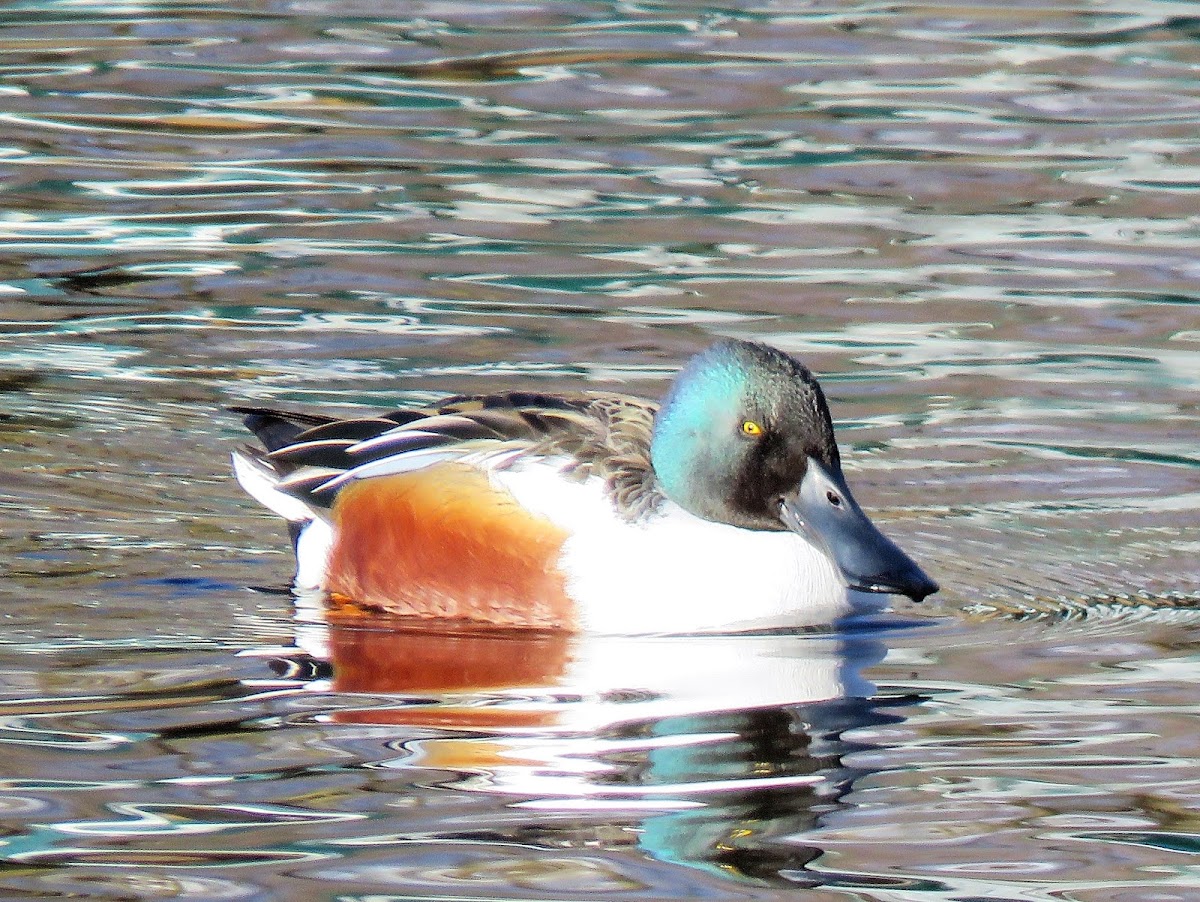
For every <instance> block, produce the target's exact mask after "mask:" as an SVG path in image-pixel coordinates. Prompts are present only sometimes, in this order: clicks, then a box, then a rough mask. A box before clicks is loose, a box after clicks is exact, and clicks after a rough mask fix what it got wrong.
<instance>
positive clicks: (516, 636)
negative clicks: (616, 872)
mask: <svg viewBox="0 0 1200 902" xmlns="http://www.w3.org/2000/svg"><path fill="white" fill-rule="evenodd" d="M299 638H300V644H302V645H303V646H304V647H305V648H306V649H307V650H308V652H309V653H310V655H312V659H311V660H315V661H318V662H322V663H327V664H328V667H323V668H319V670H320V674H319V675H320V676H322V677H323V679H321V680H320V685H321V687H322V688H328V689H331V690H333V691H334V692H335V693H338V695H339V700H340V701H341V702H346V701H350V702H351V703H350V704H349V705H344V704H343V705H339V706H338V707H337V708H336V710H334V711H333V712H332V713H331V714H330V715H329V717H330V718H331V719H332V720H333V721H334V722H336V723H340V724H345V725H351V724H354V725H374V726H379V727H384V728H391V729H394V730H395V731H396V736H395V737H394V739H393V740H391V742H390V747H391V748H393V749H396V750H397V752H398V753H399V754H398V755H397V756H396V757H395V759H394V760H391V761H383V762H377V765H376V766H388V767H399V768H418V769H420V770H422V771H423V772H428V771H429V770H431V769H432V770H435V771H438V772H441V773H443V774H445V775H446V778H445V779H444V780H439V782H438V785H440V786H443V787H446V788H452V789H455V790H461V791H471V792H485V793H490V794H496V795H498V796H500V797H502V798H505V799H506V800H507V802H506V805H505V809H506V810H508V811H510V812H513V813H514V814H515V812H516V810H519V809H524V810H527V811H528V813H529V823H530V824H531V825H533V824H540V828H539V829H544V828H545V824H546V823H547V819H549V820H550V821H551V822H554V823H556V824H567V823H569V824H570V825H571V830H572V831H574V832H575V833H578V832H579V831H583V832H585V833H586V832H587V831H599V832H597V833H596V836H595V837H594V838H593V841H597V842H602V843H603V844H604V845H605V846H608V847H611V846H612V845H613V844H614V843H616V844H626V843H627V844H629V845H635V844H636V846H638V847H640V848H641V849H642V850H643V851H644V852H645V853H648V854H650V855H652V856H653V857H654V858H655V859H657V860H660V861H665V862H674V863H678V864H684V865H688V866H689V867H693V868H702V869H705V870H709V871H712V872H718V873H720V874H722V875H724V876H726V877H728V876H734V875H739V876H742V877H749V878H755V879H758V880H768V881H771V882H775V881H780V880H787V881H788V882H789V883H790V885H795V883H796V882H797V881H800V882H802V883H803V882H805V881H804V875H803V874H802V873H798V869H802V868H803V866H804V864H805V863H807V862H808V861H809V860H811V859H812V858H813V857H815V856H816V855H818V854H819V850H817V849H812V848H806V847H804V846H803V845H801V844H799V843H798V842H797V841H795V840H794V839H789V837H792V836H794V835H795V834H798V833H802V832H806V831H808V830H810V829H811V828H812V827H813V826H814V824H815V822H816V818H817V817H818V816H819V815H820V813H821V812H822V811H825V810H828V809H830V808H831V807H835V806H836V804H837V800H838V798H839V797H840V796H841V795H842V794H843V793H844V792H845V791H846V789H847V787H848V785H849V782H850V781H851V780H852V779H853V777H854V776H855V773H854V772H852V771H851V770H850V769H848V768H846V767H844V766H843V763H842V756H843V755H844V754H845V753H846V752H847V751H848V750H850V748H851V747H850V745H848V743H847V742H846V740H845V739H844V738H843V734H844V733H845V732H846V731H847V730H849V729H852V728H856V727H862V726H867V725H870V724H875V723H880V722H882V721H885V720H888V719H890V718H889V717H888V715H886V714H885V713H881V712H880V711H879V710H878V709H877V706H876V705H875V704H874V703H873V702H872V701H871V698H872V695H873V693H874V687H873V686H871V684H870V683H868V682H867V681H865V680H864V679H863V677H862V676H861V671H862V669H863V668H864V667H866V666H868V665H870V664H873V663H875V662H877V661H879V660H881V659H882V657H883V656H884V654H885V648H884V646H883V644H882V642H880V641H879V640H878V639H877V638H873V637H872V635H869V634H865V635H858V636H845V635H841V636H824V637H816V636H797V635H754V636H691V637H685V636H680V637H644V638H643V637H637V638H630V637H621V638H616V637H611V638H610V637H598V636H570V635H563V634H528V633H524V634H522V633H509V634H498V633H495V632H487V633H463V632H458V633H432V632H430V631H429V630H428V629H422V630H411V629H403V628H400V629H374V628H372V629H364V628H361V627H360V626H359V625H358V624H356V623H354V622H353V621H351V622H350V623H326V624H320V625H315V626H314V625H308V626H306V627H305V628H304V631H303V633H302V636H301V637H299ZM511 828H512V822H511V821H510V822H509V823H508V828H507V829H509V831H510V832H511ZM580 835H582V834H580ZM511 838H516V837H511V836H510V839H511ZM578 838H579V837H578V836H576V837H575V839H578Z"/></svg>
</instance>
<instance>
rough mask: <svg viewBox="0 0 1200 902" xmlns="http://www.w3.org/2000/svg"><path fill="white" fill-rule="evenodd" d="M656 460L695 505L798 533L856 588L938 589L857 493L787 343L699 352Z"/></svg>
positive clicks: (824, 413) (657, 439) (661, 475)
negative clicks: (880, 526)
mask: <svg viewBox="0 0 1200 902" xmlns="http://www.w3.org/2000/svg"><path fill="white" fill-rule="evenodd" d="M651 461H652V463H653V465H654V472H655V475H656V476H657V478H658V481H659V484H660V485H661V487H662V490H663V492H664V493H665V494H666V496H667V497H668V498H670V499H671V500H672V501H674V502H675V503H676V504H678V505H679V506H680V507H682V508H684V509H685V510H687V511H688V512H689V513H692V514H695V515H696V516H697V517H703V518H704V519H706V520H712V521H715V522H718V523H727V524H730V525H732V526H738V527H741V528H743V529H756V530H767V531H781V530H789V529H790V530H792V531H794V532H797V533H799V534H800V535H802V536H804V537H805V538H806V539H808V540H809V541H810V542H812V543H813V544H814V545H816V546H818V547H819V548H821V549H822V550H824V552H825V553H826V554H827V555H828V556H829V557H830V558H831V559H832V560H833V562H834V563H835V564H836V565H837V567H838V569H839V570H840V571H841V573H842V576H843V578H844V579H845V581H846V584H847V585H848V586H849V587H850V588H852V589H858V590H860V591H865V592H895V593H898V594H901V595H907V596H908V597H910V598H912V599H914V600H916V601H920V600H921V599H923V598H924V597H925V596H926V595H930V594H932V593H934V592H936V591H937V590H938V585H937V583H935V582H934V581H933V580H932V579H930V578H929V577H928V576H926V575H925V573H924V571H922V570H921V568H920V567H918V566H917V565H916V563H914V562H913V560H912V559H911V558H910V557H909V556H908V555H906V554H905V553H904V552H903V551H901V550H900V549H899V548H898V547H897V546H896V544H895V543H894V542H892V541H891V540H890V539H889V538H887V537H886V536H885V535H884V534H883V533H881V532H880V531H879V530H878V529H877V528H876V527H875V525H874V524H873V523H872V522H871V521H870V519H868V517H867V515H866V514H865V513H863V510H862V508H861V507H859V506H858V502H856V501H855V500H854V496H853V495H851V494H850V489H849V487H848V486H847V485H846V479H845V477H844V476H843V475H842V465H841V458H840V457H839V455H838V448H837V443H836V441H835V440H834V436H833V423H832V421H831V420H830V418H829V407H828V405H827V404H826V403H825V395H824V393H823V392H822V391H821V386H820V385H818V384H817V380H816V379H815V378H814V377H813V375H812V373H810V372H809V371H808V370H807V369H805V368H804V366H803V365H801V364H800V362H799V361H797V360H795V359H794V358H792V357H790V356H788V355H787V354H784V353H783V352H782V351H778V350H776V349H775V348H771V347H768V346H767V345H762V344H756V343H752V342H746V341H736V340H726V341H722V342H719V343H718V344H715V345H713V346H712V347H711V348H709V349H708V350H707V351H704V352H702V353H700V354H698V355H697V356H696V357H694V358H692V360H691V361H690V362H689V363H688V364H687V366H686V367H684V369H683V370H682V371H681V372H680V373H679V375H678V376H677V377H676V379H675V382H674V384H673V385H672V386H671V390H670V392H669V393H668V394H667V397H666V399H665V400H664V401H663V404H662V407H661V408H660V410H659V412H658V415H657V416H656V418H655V423H654V437H653V441H652V444H651Z"/></svg>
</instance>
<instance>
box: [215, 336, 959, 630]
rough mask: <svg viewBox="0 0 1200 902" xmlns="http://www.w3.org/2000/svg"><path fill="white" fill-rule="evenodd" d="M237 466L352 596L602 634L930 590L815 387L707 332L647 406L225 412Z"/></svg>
mask: <svg viewBox="0 0 1200 902" xmlns="http://www.w3.org/2000/svg"><path fill="white" fill-rule="evenodd" d="M233 410H235V411H236V412H239V413H242V414H245V423H246V425H247V427H248V428H249V429H250V430H251V431H252V432H254V434H255V435H256V436H258V438H259V440H260V441H261V442H262V443H263V445H264V446H265V448H266V450H265V451H260V450H256V449H252V448H244V449H242V450H239V451H235V452H234V454H233V463H234V472H235V474H236V476H237V479H238V481H239V482H240V483H241V484H242V486H243V487H244V488H245V489H246V491H247V492H249V493H250V495H252V496H253V497H254V498H256V499H257V500H258V501H260V502H261V503H262V504H264V505H265V506H266V507H268V508H270V509H271V510H273V511H274V512H275V513H277V514H279V515H281V516H283V517H284V518H286V519H287V520H288V521H289V522H290V524H291V531H292V537H293V541H294V544H295V550H296V556H297V571H296V587H297V589H298V590H306V589H307V590H323V591H324V592H326V593H328V594H329V596H330V597H331V598H333V599H335V600H341V601H348V602H352V603H353V605H354V606H356V608H358V609H360V610H365V611H379V612H381V613H386V614H390V615H398V616H401V617H412V618H437V619H441V620H448V621H456V622H460V623H465V624H482V625H490V626H500V627H518V628H537V629H566V630H589V631H596V632H602V633H610V634H638V633H691V632H714V631H719V632H734V631H742V630H752V629H767V628H776V627H788V626H804V625H811V624H816V623H825V622H831V621H833V620H835V619H837V618H838V617H841V616H843V615H845V614H847V613H850V612H851V611H852V610H853V609H854V606H855V601H856V599H857V600H858V601H862V600H863V596H861V595H860V594H858V593H863V592H867V593H889V592H890V593H898V594H902V595H907V596H909V597H910V598H913V599H915V600H917V601H920V600H921V599H923V598H924V597H925V596H927V595H929V594H930V593H933V592H936V591H937V590H938V586H937V583H935V582H934V581H933V580H932V579H930V578H929V577H928V576H926V575H925V573H924V572H923V571H922V570H921V569H920V567H918V566H917V565H916V564H915V563H914V562H913V561H912V560H911V559H910V558H909V557H908V556H907V555H906V554H904V552H903V551H901V550H900V549H899V548H898V547H897V546H896V545H895V544H893V543H892V542H891V541H890V540H889V539H888V538H886V537H885V536H884V535H883V534H882V533H881V532H880V531H879V530H878V529H877V528H876V527H875V526H874V525H873V524H872V523H871V521H870V520H869V519H868V517H867V515H866V514H865V513H863V510H862V508H860V507H859V506H858V503H857V502H856V501H855V500H854V497H853V495H851V493H850V489H849V487H848V486H847V485H846V480H845V477H844V476H843V475H842V468H841V461H840V456H839V454H838V448H837V444H836V442H835V440H834V434H833V424H832V422H831V420H830V417H829V408H828V405H827V404H826V401H825V395H824V393H823V392H822V391H821V387H820V385H818V384H817V380H816V379H815V378H814V377H813V375H812V374H811V373H810V372H809V371H808V370H807V369H806V368H805V367H804V366H803V365H802V364H800V362H799V361H797V360H795V359H794V358H793V357H791V356H789V355H787V354H785V353H783V352H781V351H779V350H776V349H775V348H772V347H769V346H767V345H763V344H757V343H752V342H746V341H738V340H725V341H721V342H719V343H717V344H715V345H713V346H712V347H710V348H709V349H708V350H706V351H704V352H702V353H700V354H699V355H697V356H696V357H694V358H693V359H692V360H691V361H690V362H689V363H688V364H687V366H686V367H685V368H684V369H683V370H682V371H681V372H680V373H679V375H678V376H677V377H676V379H675V381H674V383H673V385H672V386H671V389H670V391H669V392H668V394H667V397H666V398H665V399H664V401H663V402H662V405H661V407H660V406H658V405H655V404H654V403H652V402H649V401H644V400H641V399H639V398H634V397H630V396H627V395H619V394H609V393H600V392H586V393H578V394H563V395H559V394H540V393H525V392H507V393H498V394H490V395H477V396H456V397H451V398H447V399H445V400H444V401H442V402H441V403H439V404H436V405H434V406H433V407H431V408H428V409H421V410H400V411H396V412H394V413H385V414H379V415H373V416H367V417H360V418H353V419H338V418H335V417H330V416H322V415H314V414H307V413H294V412H284V411H276V410H269V409H264V408H255V407H235V408H233Z"/></svg>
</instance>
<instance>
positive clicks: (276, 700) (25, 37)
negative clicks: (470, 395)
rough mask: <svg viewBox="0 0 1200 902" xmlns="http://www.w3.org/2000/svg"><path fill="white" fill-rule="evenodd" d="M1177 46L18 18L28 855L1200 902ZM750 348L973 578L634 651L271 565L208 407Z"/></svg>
mask: <svg viewBox="0 0 1200 902" xmlns="http://www.w3.org/2000/svg"><path fill="white" fill-rule="evenodd" d="M101 7H103V9H102V8H101ZM1196 37H1197V28H1196V19H1195V16H1194V11H1193V10H1192V9H1191V7H1190V6H1188V5H1186V4H1178V3H1173V2H1157V0H1146V2H1140V3H1137V4H1128V3H1118V2H1101V3H1089V4H1084V3H1071V2H1068V3H1065V4H1058V5H1041V6H1039V5H1036V4H1034V5H1029V4H1026V5H1021V6H1013V7H1007V6H1006V7H996V8H992V7H985V6H981V5H976V6H962V7H960V6H955V5H952V4H951V5H932V6H929V5H927V6H918V5H908V6H905V5H900V6H894V5H893V6H871V5H862V4H857V5H856V4H849V3H830V4H824V5H821V4H818V5H803V4H787V3H767V4H757V5H755V4H744V3H743V4H733V3H724V4H716V5H713V4H708V5H699V4H688V3H661V2H649V3H641V4H633V5H631V4H612V3H589V2H574V0H566V2H555V3H540V4H539V3H536V2H534V3H526V4H521V5H518V6H514V5H512V4H489V3H482V2H481V3H469V4H459V3H441V2H429V3H418V4H398V5H390V6H389V5H388V4H379V3H370V4H368V3H361V2H355V0H349V2H347V0H341V2H338V3H329V2H323V0H317V2H307V3H286V2H267V0H262V2H253V3H237V4H233V3H228V2H224V3H222V2H218V3H210V4H207V5H205V6H204V8H203V9H201V8H200V7H199V6H196V5H187V4H183V5H180V4H178V3H153V2H150V3H137V4H132V3H108V4H99V5H98V4H86V3H84V4H80V3H61V2H52V0H17V2H12V3H8V4H5V5H4V6H3V8H2V9H0V76H2V80H0V122H2V123H3V125H4V128H3V129H2V132H3V136H2V137H0V176H2V178H0V248H2V250H3V253H2V254H0V393H2V396H0V454H2V456H0V464H2V467H0V510H2V511H3V514H4V516H3V517H2V518H0V573H3V582H2V583H0V592H3V595H4V601H5V605H4V619H5V627H6V628H5V631H4V634H3V643H2V644H0V743H2V744H3V746H4V748H5V750H6V757H5V760H6V762H7V764H6V766H5V768H3V769H0V771H2V772H0V784H2V785H0V826H2V827H3V831H2V832H3V835H4V838H3V840H2V844H0V861H2V862H3V864H4V867H3V868H2V869H0V888H2V892H3V893H6V894H8V895H12V896H13V897H14V898H15V897H17V896H20V897H22V898H26V897H29V898H34V897H46V898H50V897H61V896H62V895H64V894H73V895H77V896H82V897H86V898H97V899H117V898H120V899H129V898H139V899H140V898H196V899H215V898H228V899H238V898H264V899H265V898H271V899H294V898H300V897H304V898H309V897H312V898H318V897H319V898H339V899H367V898H372V899H382V898H391V899H396V898H406V899H408V898H440V899H451V898H453V899H467V898H480V899H485V898H486V899H494V898H502V899H503V898H512V899H572V900H573V899H585V898H588V899H595V898H604V899H678V898H690V897H702V896H703V897H707V898H715V899H783V898H794V897H795V894H796V893H795V891H796V890H797V889H798V888H804V889H805V890H806V893H805V898H806V899H810V898H811V899H813V900H816V902H825V900H828V902H834V900H838V902H844V900H846V899H859V900H878V902H897V900H905V902H909V900H917V899H920V900H938V899H944V900H958V899H965V898H996V899H1006V900H1022V902H1025V900H1030V902H1033V900H1036V902H1050V900H1054V902H1060V900H1065V899H1070V900H1072V902H1134V900H1136V902H1171V900H1190V899H1193V898H1196V897H1200V888H1198V887H1197V885H1196V883H1197V881H1196V876H1195V874H1196V855H1197V852H1198V851H1200V831H1198V830H1197V827H1196V824H1197V819H1196V811H1197V804H1198V802H1197V800H1198V799H1200V791H1198V790H1200V787H1198V786H1197V778H1196V777H1195V771H1196V768H1195V735H1196V734H1195V727H1194V723H1195V715H1196V713H1197V710H1196V702H1195V696H1196V693H1195V687H1196V683H1197V680H1198V678H1200V666H1198V651H1197V650H1198V647H1200V646H1198V634H1197V621H1196V615H1195V613H1194V609H1195V607H1196V604H1197V601H1198V599H1200V566H1198V565H1197V561H1198V560H1200V554H1198V553H1197V552H1198V551H1200V539H1198V532H1197V526H1198V524H1200V516H1198V510H1200V452H1198V451H1197V448H1198V445H1197V435H1198V434H1200V428H1198V417H1197V411H1196V400H1195V399H1196V391H1197V388H1200V344H1198V342H1200V315H1198V313H1197V310H1198V301H1197V293H1196V287H1195V286H1196V284H1197V276H1198V275H1200V269H1198V267H1197V263H1196V261H1195V256H1196V255H1195V248H1196V246H1197V237H1198V236H1197V222H1196V190H1197V186H1198V185H1200V179H1198V178H1197V173H1198V172H1200V169H1198V166H1200V164H1198V163H1197V151H1198V142H1197V138H1196V135H1197V133H1198V131H1197V126H1198V125H1200V93H1198V91H1197V81H1196V77H1195V75H1196V68H1197V66H1198V65H1200V49H1198V48H1200V45H1198V44H1197V43H1196ZM717 335H736V336H741V337H748V338H761V339H764V340H768V341H770V342H772V343H775V344H777V345H778V346H780V347H783V348H785V349H786V350H789V351H791V352H793V353H795V354H797V355H798V356H800V357H802V358H803V359H804V360H805V362H806V363H807V364H808V365H809V366H811V367H812V368H813V369H814V370H815V371H816V372H817V373H818V374H820V376H821V378H822V382H823V384H824V385H825V387H826V390H827V392H828V394H829V396H830V399H831V404H832V407H833V411H834V416H835V419H836V420H837V421H838V424H839V438H840V440H841V442H842V449H843V456H844V458H845V465H846V471H847V475H848V478H849V479H850V481H851V482H852V483H853V485H854V486H855V488H856V494H857V495H858V496H859V497H860V500H862V501H863V502H864V504H865V505H866V506H867V507H868V508H869V509H871V510H872V512H873V514H874V515H875V517H876V519H877V520H878V521H879V522H880V523H881V524H882V525H883V527H884V528H885V529H886V530H887V532H888V533H889V534H891V535H894V536H896V537H897V539H898V540H900V541H901V543H902V544H903V545H904V546H905V547H906V548H907V549H909V550H910V551H911V552H912V553H913V554H914V556H915V557H917V558H918V559H919V560H920V561H921V562H922V564H923V565H927V566H928V569H929V570H930V571H931V572H932V573H933V574H934V575H935V576H936V577H937V579H938V580H939V581H940V582H941V583H942V585H943V591H942V593H940V594H939V595H938V596H935V597H933V598H931V599H929V600H928V601H927V602H926V603H925V604H924V605H923V606H920V607H916V606H912V605H909V604H907V603H904V604H903V605H901V606H900V608H899V610H898V611H897V612H896V614H895V615H888V616H883V617H878V618H874V619H868V620H864V621H863V622H861V623H858V624H853V625H850V626H848V627H847V629H846V630H843V631H842V632H841V633H840V634H836V635H817V636H771V637H726V638H720V639H705V640H696V639H686V638H675V639H654V640H650V639H647V640H638V641H636V642H625V643H612V642H607V643H606V642H604V641H599V640H595V639H589V638H579V639H569V638H566V637H544V636H543V637H533V638H529V637H525V638H516V637H511V636H508V637H495V636H494V637H481V636H463V635H413V634H407V633H404V632H394V631H392V632H389V631H377V632H370V631H356V630H348V629H344V628H343V629H333V630H329V629H326V628H325V627H323V626H322V625H321V624H319V623H312V622H310V620H311V618H310V617H307V616H301V617H296V612H295V611H294V610H293V602H292V599H291V598H290V597H289V596H288V595H287V594H286V593H285V592H281V591H275V590H277V589H279V588H280V587H282V586H284V585H285V584H286V582H287V580H288V578H289V575H290V569H289V568H290V559H289V555H288V552H287V540H286V535H285V534H284V529H283V528H282V527H281V525H279V524H276V523H274V522H271V521H269V520H267V519H266V518H265V517H264V516H263V515H262V514H261V512H260V511H259V510H258V509H257V506H256V505H255V504H254V503H253V502H252V501H250V500H249V499H247V498H245V497H243V496H242V495H241V494H240V493H239V491H238V490H237V489H236V487H235V486H234V485H233V484H232V482H231V480H230V479H229V477H228V475H227V472H226V470H227V461H228V453H229V451H230V450H231V449H232V448H233V447H235V446H236V445H237V444H238V443H240V442H242V441H245V440H246V436H245V434H244V433H243V431H242V429H241V427H240V424H239V423H238V422H237V418H236V417H234V416H232V415H229V414H227V413H225V412H224V411H223V408H224V407H225V406H227V405H230V404H238V403H243V404H245V403H251V404H278V405H284V406H304V405H310V404H312V405H321V406H324V407H335V408H337V409H339V410H344V411H354V410H362V409H367V408H379V407H395V406H398V405H402V404H409V403H424V402H427V401H430V400H433V399H434V398H436V397H438V396H439V395H440V394H443V393H457V392H473V391H481V390H485V389H490V388H494V387H496V386H497V385H499V384H504V385H507V386H512V387H520V388H528V389H558V388H566V389H578V388H600V389H604V388H617V389H620V390H623V391H631V392H637V393H643V394H647V395H652V396H653V395H657V394H659V393H661V392H662V391H663V390H664V389H665V387H666V385H667V383H668V380H669V379H670V376H671V374H672V373H673V372H674V371H675V369H676V368H677V367H678V366H679V364H680V363H681V361H682V360H683V359H684V358H686V357H687V356H688V355H689V354H690V353H692V352H693V351H695V350H697V349H698V348H700V347H703V346H704V345H705V344H707V343H708V342H709V341H710V340H711V339H712V337H713V336H717ZM732 603H736V600H732Z"/></svg>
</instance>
